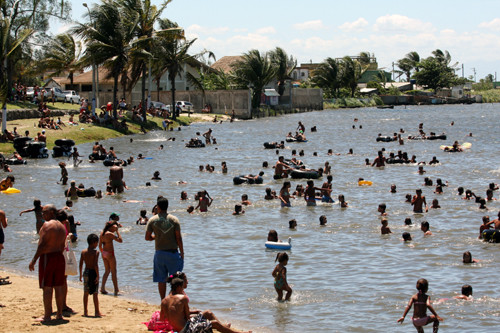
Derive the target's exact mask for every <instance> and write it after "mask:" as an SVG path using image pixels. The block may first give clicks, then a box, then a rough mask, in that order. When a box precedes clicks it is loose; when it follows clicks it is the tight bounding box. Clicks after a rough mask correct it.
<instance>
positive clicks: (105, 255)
mask: <svg viewBox="0 0 500 333" xmlns="http://www.w3.org/2000/svg"><path fill="white" fill-rule="evenodd" d="M119 227H120V225H119V223H118V222H116V221H109V222H106V226H105V227H104V229H103V231H102V233H101V236H100V237H99V250H100V251H101V253H102V261H103V262H104V274H103V276H102V285H101V293H102V294H107V293H108V292H107V291H106V281H107V279H108V276H109V273H111V280H112V281H113V287H114V288H115V295H118V293H119V291H120V290H119V289H118V278H117V277H116V257H115V250H114V247H113V241H117V242H118V243H122V242H123V240H122V236H121V235H120V232H119V231H118V228H119Z"/></svg>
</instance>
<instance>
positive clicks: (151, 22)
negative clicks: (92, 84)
mask: <svg viewBox="0 0 500 333" xmlns="http://www.w3.org/2000/svg"><path fill="white" fill-rule="evenodd" d="M117 1H118V3H119V5H120V7H122V8H123V15H124V16H125V19H126V21H127V22H129V23H130V22H135V27H134V35H135V37H136V39H135V40H134V42H133V44H134V47H133V48H132V50H131V60H132V63H131V75H130V77H131V80H130V82H129V84H130V86H133V85H135V84H136V83H137V81H138V80H139V78H141V101H142V103H141V105H142V117H143V119H144V121H146V110H147V108H148V107H149V105H147V103H146V75H147V74H148V73H147V71H148V70H149V67H150V66H149V65H150V64H151V61H152V49H153V45H154V41H153V40H154V38H155V37H156V35H155V24H156V23H157V22H158V19H159V18H160V15H161V14H162V13H163V11H164V10H165V8H166V7H167V5H168V4H169V3H170V2H171V0H167V1H163V2H162V3H161V4H160V5H159V6H158V7H157V6H156V5H153V4H152V2H151V0H117ZM148 89H149V93H150V94H151V87H149V88H148Z"/></svg>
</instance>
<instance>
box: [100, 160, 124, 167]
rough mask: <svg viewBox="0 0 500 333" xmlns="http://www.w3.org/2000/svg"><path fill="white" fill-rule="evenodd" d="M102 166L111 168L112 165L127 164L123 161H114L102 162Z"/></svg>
mask: <svg viewBox="0 0 500 333" xmlns="http://www.w3.org/2000/svg"><path fill="white" fill-rule="evenodd" d="M102 164H104V166H113V165H117V166H126V165H127V162H126V161H123V160H119V159H116V160H104V161H103V162H102Z"/></svg>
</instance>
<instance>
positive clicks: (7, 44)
mask: <svg viewBox="0 0 500 333" xmlns="http://www.w3.org/2000/svg"><path fill="white" fill-rule="evenodd" d="M19 6H20V2H19V1H16V2H15V3H14V5H13V6H12V8H10V9H11V11H10V13H9V12H8V9H7V3H6V1H5V0H0V7H1V9H2V15H1V16H0V103H1V104H2V133H3V132H4V131H5V129H6V128H7V112H6V111H7V97H8V94H9V71H8V68H7V66H8V64H9V62H10V61H9V60H10V57H11V56H12V54H13V53H14V52H16V51H17V50H19V49H20V46H21V44H22V43H23V42H24V41H25V40H26V39H27V38H29V37H30V36H31V35H32V34H33V33H34V30H33V29H32V28H26V29H24V30H22V31H20V32H18V34H16V35H13V32H12V29H13V26H12V23H13V20H14V18H13V16H14V13H17V11H18V9H19ZM28 26H29V25H28Z"/></svg>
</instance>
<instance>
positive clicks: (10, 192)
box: [2, 187, 21, 194]
mask: <svg viewBox="0 0 500 333" xmlns="http://www.w3.org/2000/svg"><path fill="white" fill-rule="evenodd" d="M2 193H4V194H15V193H21V190H18V189H17V188H13V187H9V188H8V189H6V190H5V191H2Z"/></svg>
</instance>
